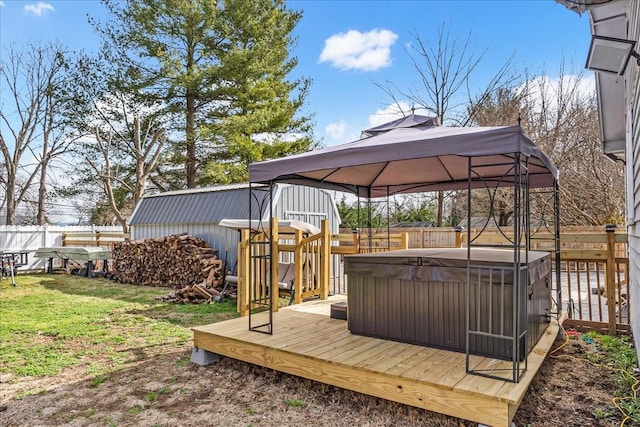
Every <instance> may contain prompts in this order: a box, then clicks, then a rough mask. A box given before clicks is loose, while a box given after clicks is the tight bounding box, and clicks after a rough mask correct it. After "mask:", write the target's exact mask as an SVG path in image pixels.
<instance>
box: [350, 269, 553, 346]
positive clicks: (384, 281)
mask: <svg viewBox="0 0 640 427" xmlns="http://www.w3.org/2000/svg"><path fill="white" fill-rule="evenodd" d="M362 267H363V266H362V264H361V265H359V266H357V267H356V268H353V269H351V270H352V271H351V273H350V274H349V279H348V280H349V293H348V307H349V308H348V310H349V315H348V326H349V330H350V331H351V332H352V333H354V334H359V335H366V336H372V337H378V338H385V339H391V340H396V341H402V342H408V343H413V344H420V345H425V346H433V347H438V348H444V349H448V350H453V351H465V350H466V344H465V339H466V337H465V333H466V332H465V331H466V327H465V292H466V288H465V283H464V282H461V281H436V280H428V281H427V280H416V279H414V280H406V279H402V278H393V277H381V276H385V275H384V274H383V275H381V274H379V273H380V269H379V268H375V267H371V268H370V269H368V268H362ZM407 268H411V269H414V270H415V269H416V267H415V266H407ZM420 268H429V267H420ZM392 270H394V274H396V273H398V271H400V270H401V269H400V268H399V267H398V266H397V265H396V266H393V268H392ZM367 272H371V273H374V272H377V273H378V274H376V275H373V274H368V273H367ZM461 274H463V273H462V272H461V271H458V272H457V275H458V277H461V276H460V275H461ZM526 275H527V270H524V273H523V276H525V277H526ZM549 275H550V271H549V272H547V273H544V274H539V276H540V277H538V278H536V279H535V280H534V281H533V282H532V283H531V285H529V284H528V283H527V281H526V280H525V281H523V283H525V286H523V287H521V292H520V298H521V303H522V304H526V306H527V311H526V313H525V312H524V310H523V311H522V312H521V313H520V316H519V319H517V321H518V322H519V324H520V332H523V331H524V329H525V328H527V337H526V345H525V342H524V341H522V342H521V348H525V347H526V351H527V352H529V351H531V349H532V348H533V347H534V345H535V344H536V342H537V341H538V339H539V338H540V336H541V335H542V333H543V332H544V330H545V328H546V327H547V325H548V317H547V315H548V308H549V303H550V290H549V286H548V280H549ZM400 276H401V277H402V276H404V277H410V276H412V275H411V274H407V273H406V272H405V273H403V274H400ZM413 276H416V275H415V274H414V275H413ZM417 276H421V274H417ZM463 276H464V277H466V269H465V272H464V274H463ZM427 277H428V275H427ZM488 277H489V276H488V274H487V272H484V273H482V274H481V276H480V277H478V278H474V277H472V278H471V281H470V282H471V285H470V288H469V291H470V304H471V305H470V310H469V316H470V330H477V331H482V332H489V333H492V334H496V335H503V336H513V334H514V330H513V329H514V328H513V325H514V322H513V313H514V310H513V307H514V305H513V290H514V287H513V284H512V283H513V277H512V275H511V276H509V275H504V276H502V277H500V276H499V275H497V273H492V276H491V279H489V278H488ZM497 277H498V279H496V278H497ZM474 279H475V280H474ZM469 347H470V352H471V353H473V354H479V355H486V356H491V357H498V358H506V359H510V358H511V355H512V353H513V342H512V341H511V340H507V339H501V338H495V337H485V336H477V335H472V336H470V345H469Z"/></svg>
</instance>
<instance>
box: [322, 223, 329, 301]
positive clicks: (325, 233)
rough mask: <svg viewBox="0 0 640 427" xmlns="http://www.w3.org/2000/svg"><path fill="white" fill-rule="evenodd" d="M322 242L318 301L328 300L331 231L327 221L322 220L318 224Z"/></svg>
mask: <svg viewBox="0 0 640 427" xmlns="http://www.w3.org/2000/svg"><path fill="white" fill-rule="evenodd" d="M320 229H321V230H322V231H321V232H322V240H321V241H320V250H321V251H322V252H321V256H320V261H321V266H320V271H321V273H320V286H321V288H320V299H327V298H329V275H330V272H331V230H329V221H327V220H326V219H323V220H322V222H321V223H320Z"/></svg>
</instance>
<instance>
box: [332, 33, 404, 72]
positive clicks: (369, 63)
mask: <svg viewBox="0 0 640 427" xmlns="http://www.w3.org/2000/svg"><path fill="white" fill-rule="evenodd" d="M397 39H398V35H397V34H395V33H393V32H391V31H389V30H385V29H374V30H371V31H368V32H366V33H361V32H360V31H356V30H350V31H348V32H346V33H338V34H334V35H333V36H331V37H329V38H328V39H326V40H325V41H324V49H323V50H322V53H321V54H320V62H329V63H330V64H331V65H332V66H334V67H336V68H339V69H341V70H360V71H375V70H377V69H379V68H383V67H388V66H389V65H391V57H390V55H391V46H392V45H393V44H394V43H395V42H396V40H397Z"/></svg>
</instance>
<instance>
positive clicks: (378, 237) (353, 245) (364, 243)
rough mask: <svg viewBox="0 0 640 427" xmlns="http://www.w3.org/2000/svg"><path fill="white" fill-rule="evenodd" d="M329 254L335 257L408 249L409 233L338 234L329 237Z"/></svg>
mask: <svg viewBox="0 0 640 427" xmlns="http://www.w3.org/2000/svg"><path fill="white" fill-rule="evenodd" d="M331 241H332V242H334V243H335V242H337V243H338V244H337V245H335V244H334V245H332V246H331V253H332V254H337V255H347V254H358V253H361V254H362V253H372V252H386V251H393V250H400V249H409V233H407V232H398V233H389V234H387V233H384V232H378V233H376V234H373V235H372V236H368V235H363V234H360V233H357V232H356V233H340V234H334V235H332V236H331Z"/></svg>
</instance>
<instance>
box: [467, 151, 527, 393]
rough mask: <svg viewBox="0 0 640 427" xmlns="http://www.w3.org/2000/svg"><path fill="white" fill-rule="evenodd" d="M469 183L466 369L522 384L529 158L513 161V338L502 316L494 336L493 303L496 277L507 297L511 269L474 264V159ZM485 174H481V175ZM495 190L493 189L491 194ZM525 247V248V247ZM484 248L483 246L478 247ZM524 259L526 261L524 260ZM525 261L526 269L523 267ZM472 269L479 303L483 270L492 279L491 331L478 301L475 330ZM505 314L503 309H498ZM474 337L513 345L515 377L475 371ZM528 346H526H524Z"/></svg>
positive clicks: (490, 297) (490, 284) (488, 288)
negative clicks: (484, 322)
mask: <svg viewBox="0 0 640 427" xmlns="http://www.w3.org/2000/svg"><path fill="white" fill-rule="evenodd" d="M487 166H491V165H487V164H482V165H479V166H477V167H478V168H481V167H487ZM468 168H469V173H468V178H467V179H468V183H467V191H468V195H467V239H468V244H467V283H466V284H465V329H466V337H465V339H466V342H465V345H466V351H465V354H466V363H465V365H466V370H467V372H468V373H471V374H474V375H479V376H484V377H488V378H494V379H501V380H505V379H507V380H508V381H511V382H518V381H520V379H521V378H522V375H524V373H525V372H526V370H527V354H526V341H527V339H526V338H527V332H528V331H527V325H526V324H525V323H526V319H527V301H526V298H527V287H526V286H523V285H527V284H528V280H529V274H528V261H529V249H528V245H529V244H530V237H529V231H530V211H529V208H530V205H529V196H530V194H529V167H528V159H526V160H525V161H524V164H523V161H522V156H521V154H520V153H515V157H514V161H513V205H512V208H513V236H512V239H511V249H512V250H513V264H512V267H511V271H512V274H513V283H512V291H511V307H512V312H511V313H510V314H511V316H510V317H511V324H512V328H511V333H510V335H506V334H505V324H504V322H505V319H504V317H503V315H501V316H500V318H501V320H500V324H499V325H497V326H498V328H499V332H496V333H494V332H493V330H494V326H493V322H492V319H491V318H492V317H493V309H494V307H493V304H494V297H493V296H492V295H493V287H494V277H495V280H497V278H498V277H499V278H500V279H499V280H500V282H499V283H498V284H499V286H500V294H499V295H500V298H499V300H501V299H502V298H503V296H504V294H505V275H506V273H507V272H508V270H509V269H508V268H507V269H505V268H504V267H501V266H499V265H495V266H491V265H481V264H478V265H474V264H473V262H472V259H471V243H472V239H471V215H472V212H471V206H472V203H471V191H472V177H473V175H474V174H475V170H474V166H473V162H472V159H471V158H469V162H468ZM478 175H481V174H478ZM500 186H501V184H500V182H498V183H496V188H494V189H493V190H496V189H497V188H498V187H500ZM491 190H492V189H489V191H491ZM494 202H495V200H494V197H490V206H489V212H490V214H492V213H493V209H494V206H493V205H494ZM523 245H524V247H523ZM478 246H483V245H478ZM521 250H524V254H522V253H521ZM523 256H524V260H523ZM523 261H524V264H525V265H524V266H523V265H522V264H523ZM472 270H473V271H474V278H475V271H477V282H476V284H475V298H476V300H477V299H478V298H479V297H480V294H481V289H482V287H483V274H482V273H483V271H486V272H487V275H486V277H488V283H487V293H488V294H489V307H487V311H488V313H489V315H488V316H489V319H488V320H487V322H488V325H489V326H488V329H486V330H483V328H482V327H481V318H480V309H479V307H478V306H477V305H478V300H477V301H476V319H475V324H474V325H475V326H474V328H473V330H472V328H471V303H472V301H471V279H472V274H471V273H472ZM496 309H499V310H500V312H501V313H502V310H503V308H502V307H496ZM471 336H473V337H474V341H473V342H474V343H476V344H477V343H478V340H481V339H483V338H484V339H489V340H494V342H500V341H506V342H507V343H509V344H510V347H511V350H510V353H511V370H510V371H511V376H510V378H505V377H503V376H497V375H494V374H492V373H490V372H488V371H486V370H483V369H475V368H474V367H471V363H470V354H471ZM523 346H524V347H523ZM521 357H522V358H523V363H524V369H521V367H522V366H521V361H520V359H521Z"/></svg>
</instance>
